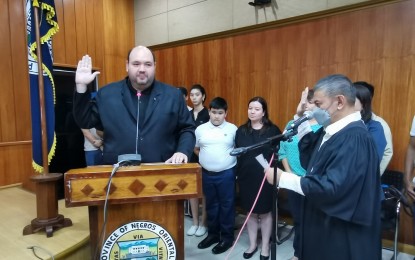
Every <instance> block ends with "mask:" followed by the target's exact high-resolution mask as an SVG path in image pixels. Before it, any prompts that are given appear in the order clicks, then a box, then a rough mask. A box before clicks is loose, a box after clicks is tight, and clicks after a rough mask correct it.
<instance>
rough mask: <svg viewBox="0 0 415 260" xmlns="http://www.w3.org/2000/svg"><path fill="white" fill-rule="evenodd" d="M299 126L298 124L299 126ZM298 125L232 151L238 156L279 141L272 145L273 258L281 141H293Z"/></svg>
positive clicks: (275, 242) (275, 238) (275, 237)
mask: <svg viewBox="0 0 415 260" xmlns="http://www.w3.org/2000/svg"><path fill="white" fill-rule="evenodd" d="M297 127H298V126H297ZM297 127H294V128H293V129H292V130H290V131H287V132H285V133H283V134H280V135H276V136H273V137H270V138H267V139H266V140H264V141H262V142H259V143H256V144H253V145H251V146H247V147H240V148H237V149H235V150H234V151H232V152H231V155H233V156H238V155H241V154H244V153H246V152H248V151H251V150H254V149H257V148H260V147H262V146H264V145H266V144H272V143H273V142H278V145H275V146H272V150H273V152H272V153H273V154H274V155H275V156H274V182H273V187H275V189H274V192H273V194H272V232H271V246H270V249H271V260H276V259H277V221H278V219H277V200H278V187H277V167H276V166H277V163H278V150H279V142H280V141H289V142H290V141H291V140H292V137H293V136H294V135H296V134H297V133H298V130H297Z"/></svg>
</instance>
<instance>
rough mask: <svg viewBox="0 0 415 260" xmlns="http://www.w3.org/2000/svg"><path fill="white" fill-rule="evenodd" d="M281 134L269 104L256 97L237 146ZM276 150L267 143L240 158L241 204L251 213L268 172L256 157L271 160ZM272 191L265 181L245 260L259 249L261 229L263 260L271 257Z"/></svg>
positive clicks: (250, 224) (251, 222) (252, 218)
mask: <svg viewBox="0 0 415 260" xmlns="http://www.w3.org/2000/svg"><path fill="white" fill-rule="evenodd" d="M278 134H281V131H280V129H279V128H278V127H277V126H276V125H275V124H273V123H272V122H271V120H270V119H269V117H268V106H267V102H266V101H265V99H264V98H262V97H254V98H252V99H251V100H249V102H248V121H247V122H246V123H245V124H243V125H242V126H240V127H239V128H238V130H237V132H236V137H235V147H246V146H250V145H253V144H256V143H259V142H261V141H264V140H266V139H268V138H270V137H273V136H276V135H278ZM274 145H275V144H274ZM272 148H273V147H272V144H267V145H264V146H262V147H261V148H257V149H254V150H251V151H248V152H247V153H245V154H242V155H240V156H239V157H238V163H237V168H236V174H237V176H238V179H237V181H238V184H239V197H240V204H241V207H242V208H243V209H244V210H245V211H247V212H249V211H250V210H251V208H252V205H253V204H254V201H255V198H256V196H257V194H258V192H259V189H260V186H261V182H262V180H263V178H264V169H263V168H262V166H261V165H260V164H259V163H258V162H257V160H256V159H255V157H256V156H257V155H259V154H263V155H264V157H265V158H266V159H267V160H270V158H271V156H272V153H273V149H272ZM272 192H273V190H272V185H271V184H269V183H268V182H265V183H264V186H263V187H262V190H261V193H260V195H259V198H258V201H257V203H256V205H255V207H254V209H253V211H252V214H251V216H250V217H249V219H248V222H247V229H248V235H249V248H248V249H247V250H246V251H245V252H244V253H243V257H244V258H245V259H249V258H251V257H252V256H253V255H254V254H255V252H256V251H257V250H258V244H257V234H258V227H260V228H261V234H262V245H261V255H260V259H263V260H266V259H268V258H269V253H270V248H269V242H270V237H271V230H272V214H271V210H272Z"/></svg>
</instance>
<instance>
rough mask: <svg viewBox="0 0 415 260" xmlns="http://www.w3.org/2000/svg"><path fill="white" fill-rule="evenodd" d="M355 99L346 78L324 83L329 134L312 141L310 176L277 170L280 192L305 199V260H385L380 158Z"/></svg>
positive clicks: (320, 96) (321, 94)
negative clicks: (301, 196) (383, 251)
mask: <svg viewBox="0 0 415 260" xmlns="http://www.w3.org/2000/svg"><path fill="white" fill-rule="evenodd" d="M354 99H355V92H354V89H353V85H352V83H351V82H350V80H349V79H347V78H346V77H344V76H342V75H332V76H328V77H327V78H324V79H322V80H320V81H319V82H318V83H317V85H316V86H315V87H314V100H315V103H316V105H317V106H318V107H319V108H321V109H323V110H325V111H327V112H328V114H329V115H330V117H331V118H330V122H329V124H328V126H326V127H325V131H326V132H324V131H322V132H317V133H316V134H317V136H316V137H317V138H312V139H309V140H308V141H309V142H308V145H306V147H307V146H308V151H310V152H311V157H309V158H306V159H307V161H309V162H308V166H307V173H306V176H304V177H299V176H296V175H293V174H290V173H287V172H283V171H282V170H280V169H278V171H277V184H279V186H280V188H286V189H290V190H293V191H296V192H298V193H300V194H302V195H304V196H303V201H302V203H301V205H299V206H301V207H302V209H303V211H302V218H301V223H303V225H302V229H301V230H300V233H301V236H300V237H301V241H300V254H299V259H301V260H316V259H318V260H332V259H336V260H357V259H362V260H366V259H371V260H372V259H373V260H377V259H381V235H380V231H381V227H380V195H381V190H380V174H379V157H378V155H377V152H376V146H375V144H374V142H373V140H372V138H371V136H370V134H369V132H368V131H367V129H366V127H365V125H364V123H363V121H362V120H361V117H360V114H359V113H355V112H354V111H353V109H354ZM319 123H320V122H319ZM306 137H307V136H305V137H304V139H306ZM310 140H311V141H310ZM300 143H301V142H300ZM300 148H301V145H300ZM301 152H303V151H302V150H300V153H301ZM303 159H304V158H303ZM272 172H273V170H272V169H270V170H268V181H269V182H271V183H272V181H273V174H272Z"/></svg>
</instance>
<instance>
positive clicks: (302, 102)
mask: <svg viewBox="0 0 415 260" xmlns="http://www.w3.org/2000/svg"><path fill="white" fill-rule="evenodd" d="M307 96H308V87H306V88H305V89H304V90H303V92H301V99H300V103H298V106H297V115H298V116H299V117H302V116H303V114H304V112H305V107H306V104H307Z"/></svg>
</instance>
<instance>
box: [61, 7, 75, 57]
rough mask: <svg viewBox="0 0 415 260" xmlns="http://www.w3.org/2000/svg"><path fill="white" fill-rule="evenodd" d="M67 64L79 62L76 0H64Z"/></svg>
mask: <svg viewBox="0 0 415 260" xmlns="http://www.w3.org/2000/svg"><path fill="white" fill-rule="evenodd" d="M63 10H64V14H65V15H64V17H63V18H64V20H63V23H64V28H65V30H64V32H65V62H64V63H65V64H75V65H76V64H78V57H77V34H76V29H77V28H76V14H75V0H64V1H63Z"/></svg>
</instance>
